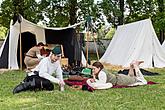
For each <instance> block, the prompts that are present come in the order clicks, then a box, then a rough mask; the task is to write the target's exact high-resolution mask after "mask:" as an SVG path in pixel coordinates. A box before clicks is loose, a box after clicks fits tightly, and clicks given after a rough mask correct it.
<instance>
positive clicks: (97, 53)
mask: <svg viewBox="0 0 165 110" xmlns="http://www.w3.org/2000/svg"><path fill="white" fill-rule="evenodd" d="M93 40H94V44H95V49H96V55H97V60H98V61H99V52H98V49H97V45H96V39H95V35H94V33H93Z"/></svg>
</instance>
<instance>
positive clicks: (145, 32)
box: [100, 19, 165, 68]
mask: <svg viewBox="0 0 165 110" xmlns="http://www.w3.org/2000/svg"><path fill="white" fill-rule="evenodd" d="M132 60H143V61H144V63H143V64H142V65H141V67H142V68H152V67H159V68H161V67H165V51H164V50H163V48H162V46H161V44H160V42H159V41H158V38H157V36H156V34H155V31H154V28H153V26H152V22H151V20H150V19H146V20H142V21H138V22H134V23H130V24H126V25H122V26H119V27H118V28H117V31H116V32H115V34H114V37H113V39H112V41H111V42H110V44H109V46H108V48H107V50H106V52H105V53H104V55H103V56H102V58H101V59H100V61H101V62H106V63H110V64H113V65H122V66H123V67H128V66H129V64H130V62H131V61H132Z"/></svg>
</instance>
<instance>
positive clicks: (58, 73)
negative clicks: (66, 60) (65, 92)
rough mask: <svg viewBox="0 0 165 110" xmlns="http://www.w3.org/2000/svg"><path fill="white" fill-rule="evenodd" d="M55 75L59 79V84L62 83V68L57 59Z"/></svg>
mask: <svg viewBox="0 0 165 110" xmlns="http://www.w3.org/2000/svg"><path fill="white" fill-rule="evenodd" d="M56 77H57V78H58V79H59V80H60V84H61V85H64V84H65V83H64V80H63V75H62V69H61V65H60V61H58V67H57V69H56Z"/></svg>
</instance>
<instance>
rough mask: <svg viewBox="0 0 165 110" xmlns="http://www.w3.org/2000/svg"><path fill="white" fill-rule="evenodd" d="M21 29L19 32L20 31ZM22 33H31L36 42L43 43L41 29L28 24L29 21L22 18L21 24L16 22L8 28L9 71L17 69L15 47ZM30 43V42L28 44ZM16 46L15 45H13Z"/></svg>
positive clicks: (43, 38)
mask: <svg viewBox="0 0 165 110" xmlns="http://www.w3.org/2000/svg"><path fill="white" fill-rule="evenodd" d="M20 27H21V30H20ZM20 31H21V33H23V32H31V33H33V34H34V35H35V36H36V41H37V42H43V43H45V33H44V29H43V28H41V27H37V26H35V25H33V24H32V23H30V22H29V21H27V20H25V19H23V18H22V22H21V24H20V23H18V22H16V23H15V24H14V25H11V26H10V35H9V38H10V39H9V44H10V45H9V62H8V63H9V65H8V68H9V69H19V67H18V62H17V47H18V44H19V42H18V39H19V34H20ZM29 43H30V42H29ZM15 44H17V45H15Z"/></svg>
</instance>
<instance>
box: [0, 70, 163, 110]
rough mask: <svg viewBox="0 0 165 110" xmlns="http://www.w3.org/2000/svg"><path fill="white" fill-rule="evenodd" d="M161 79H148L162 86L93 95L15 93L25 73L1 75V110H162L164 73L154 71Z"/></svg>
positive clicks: (78, 92) (69, 90) (67, 90)
mask: <svg viewBox="0 0 165 110" xmlns="http://www.w3.org/2000/svg"><path fill="white" fill-rule="evenodd" d="M151 71H155V72H159V73H160V75H158V76H148V77H146V79H147V80H149V81H154V82H157V83H159V84H155V85H146V86H139V87H132V88H111V89H108V90H96V91H94V92H93V93H91V92H86V91H82V90H76V89H73V88H70V87H69V86H66V88H65V91H64V92H60V91H58V86H57V85H55V90H53V91H37V92H33V91H27V92H22V93H19V94H15V95H13V94H12V90H13V88H14V87H15V86H16V85H17V84H19V83H20V82H21V81H22V80H23V78H24V77H25V73H24V72H22V71H8V72H4V73H3V74H0V86H1V88H0V97H1V98H0V108H1V110H22V109H27V110H33V109H34V110H54V109H55V110H110V109H112V110H139V109H140V110H163V109H164V108H165V105H164V100H165V97H164V95H165V80H164V79H165V70H164V69H152V70H151Z"/></svg>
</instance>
